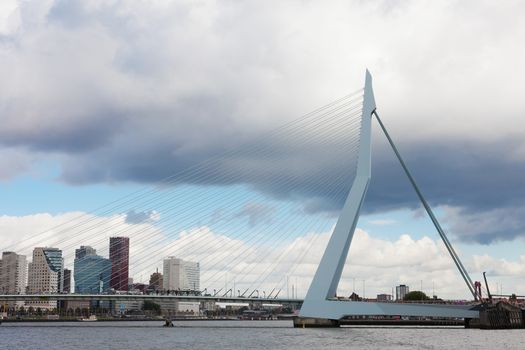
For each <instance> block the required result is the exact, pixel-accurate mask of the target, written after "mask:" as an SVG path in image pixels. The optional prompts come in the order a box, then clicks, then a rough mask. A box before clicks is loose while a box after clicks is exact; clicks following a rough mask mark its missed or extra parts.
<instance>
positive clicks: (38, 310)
mask: <svg viewBox="0 0 525 350" xmlns="http://www.w3.org/2000/svg"><path fill="white" fill-rule="evenodd" d="M36 314H37V315H38V316H42V309H41V308H39V307H37V308H36Z"/></svg>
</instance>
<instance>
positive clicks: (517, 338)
mask: <svg viewBox="0 0 525 350" xmlns="http://www.w3.org/2000/svg"><path fill="white" fill-rule="evenodd" d="M162 324H163V323H162V322H139V321H122V322H57V323H54V322H53V323H51V322H49V323H29V322H27V323H3V324H2V325H0V349H16V350H22V349H28V350H29V349H31V350H34V349H86V350H87V349H89V350H94V349H110V350H116V349H141V350H142V349H148V350H149V349H151V350H153V349H155V350H156V349H158V350H165V349H177V350H184V349H214V350H217V349H265V350H271V349H301V350H305V349H364V350H366V349H462V350H467V349H476V350H477V349H520V350H524V349H525V330H497V331H496V330H494V331H482V330H477V329H463V328H459V327H458V328H439V327H436V328H429V327H413V328H408V327H402V328H397V327H377V328H370V327H348V328H346V327H343V328H324V329H313V328H307V329H297V328H293V326H292V323H291V321H181V322H174V324H175V327H174V328H164V327H162Z"/></svg>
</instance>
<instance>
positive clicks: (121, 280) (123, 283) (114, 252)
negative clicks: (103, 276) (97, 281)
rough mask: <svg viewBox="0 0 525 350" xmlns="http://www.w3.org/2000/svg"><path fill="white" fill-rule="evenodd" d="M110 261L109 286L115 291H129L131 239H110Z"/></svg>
mask: <svg viewBox="0 0 525 350" xmlns="http://www.w3.org/2000/svg"><path fill="white" fill-rule="evenodd" d="M109 260H111V279H110V281H109V286H110V287H111V288H113V289H115V290H128V284H129V280H128V278H129V237H110V238H109Z"/></svg>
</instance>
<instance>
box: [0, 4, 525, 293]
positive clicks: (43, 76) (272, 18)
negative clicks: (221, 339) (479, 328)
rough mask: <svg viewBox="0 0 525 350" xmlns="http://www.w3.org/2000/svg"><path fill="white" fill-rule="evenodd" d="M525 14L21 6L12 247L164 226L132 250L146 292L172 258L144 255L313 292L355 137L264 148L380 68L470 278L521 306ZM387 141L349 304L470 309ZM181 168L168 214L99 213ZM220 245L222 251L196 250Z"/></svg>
mask: <svg viewBox="0 0 525 350" xmlns="http://www.w3.org/2000/svg"><path fill="white" fill-rule="evenodd" d="M524 11H525V9H524V8H523V6H522V4H521V3H520V1H505V2H499V3H495V2H490V1H440V2H435V1H434V2H433V1H386V0H385V1H366V2H363V1H331V2H313V1H289V2H277V1H276V2H255V1H254V2H252V1H247V2H236V1H135V0H128V1H118V0H114V1H99V0H94V1H89V2H86V1H74V0H73V1H65V0H39V1H34V0H24V1H18V0H4V1H2V2H1V4H0V76H1V77H2V79H1V80H0V121H1V127H0V198H1V199H2V200H1V201H0V248H1V249H2V250H5V249H12V248H19V249H20V251H21V252H23V253H24V254H28V255H30V253H31V249H30V247H31V245H30V244H29V243H28V242H30V243H31V244H35V245H37V244H39V245H51V244H56V245H57V246H59V247H60V245H62V246H63V249H64V250H65V251H72V249H73V248H74V247H73V246H74V245H77V243H78V245H79V244H80V243H86V244H88V243H89V244H93V245H95V246H97V247H99V252H100V253H101V254H103V255H104V254H105V255H107V244H106V246H104V244H103V241H102V238H100V240H98V239H96V238H94V237H92V236H86V237H84V238H82V237H81V236H78V239H77V240H76V241H74V240H73V238H71V237H72V232H73V231H74V230H73V229H71V230H68V231H67V232H61V231H60V230H57V229H53V230H51V231H50V233H49V234H47V235H44V236H38V235H36V236H35V233H37V232H43V231H45V230H48V229H50V228H54V227H55V226H56V225H58V224H61V223H62V224H63V223H64V222H69V223H71V222H80V221H79V220H87V219H86V218H93V220H94V222H97V223H99V224H98V225H99V226H97V229H99V231H100V233H99V235H100V237H103V239H104V240H106V238H107V237H108V236H111V235H114V234H115V233H116V232H115V231H112V229H111V228H109V227H110V226H107V225H110V223H111V222H118V223H119V225H120V226H118V227H119V228H122V232H135V231H134V230H138V231H140V229H146V228H147V229H148V230H151V232H152V233H151V234H150V236H148V237H147V239H144V240H142V241H140V244H139V239H138V238H137V240H136V242H137V245H136V246H135V247H134V248H133V240H132V252H133V251H134V252H135V254H136V256H141V258H137V259H139V260H137V261H135V263H134V267H133V266H132V274H133V275H134V277H135V279H136V280H141V281H145V280H146V279H147V276H148V275H149V273H151V272H153V269H154V268H155V267H156V266H157V267H158V266H160V264H158V263H157V262H155V263H153V262H152V263H151V264H149V265H147V264H146V263H145V261H146V260H147V259H146V258H145V257H144V258H142V256H146V255H147V254H146V252H148V254H153V253H151V252H156V253H154V254H155V255H157V256H159V257H161V256H163V255H170V254H174V253H176V254H178V255H180V256H182V257H186V258H189V259H203V266H205V261H210V262H215V260H220V259H221V257H222V256H223V255H220V254H223V253H224V252H228V251H230V250H228V249H231V252H230V253H224V255H225V256H227V257H228V259H229V261H230V262H231V265H230V266H229V267H228V266H221V265H220V264H215V265H214V266H213V268H211V267H210V268H209V269H210V271H212V270H213V271H218V272H217V273H216V275H217V276H222V274H225V275H226V276H225V278H223V277H221V279H220V280H221V282H220V284H222V281H223V280H224V281H225V284H226V285H228V284H232V283H233V282H232V280H233V279H235V278H236V277H235V276H236V274H240V276H239V277H238V281H237V282H236V283H238V284H239V283H242V282H240V279H241V278H245V280H249V278H248V277H246V276H244V277H243V276H242V273H244V274H245V275H253V276H252V277H250V278H253V284H254V285H255V284H256V282H257V281H258V280H257V278H258V277H260V276H265V274H267V273H268V272H269V271H273V275H276V276H279V278H281V280H280V281H281V282H278V281H277V280H276V281H275V283H274V284H275V285H279V283H281V284H280V285H282V277H283V276H288V284H295V285H296V286H297V288H298V294H299V295H304V293H305V291H306V289H307V288H308V283H309V279H311V276H312V275H313V273H314V271H315V262H316V261H318V260H319V259H320V256H321V254H322V251H323V244H326V241H327V239H328V236H329V232H330V229H331V228H332V227H333V225H334V224H335V220H336V218H337V211H338V209H339V208H340V207H341V205H342V203H343V200H344V196H342V195H339V194H341V193H344V191H345V189H346V190H348V186H349V183H348V181H346V182H345V181H338V180H340V179H344V175H345V171H346V170H345V168H344V167H343V166H342V165H343V163H344V162H343V161H344V160H345V159H346V158H345V155H346V154H345V153H344V152H343V150H344V149H342V148H338V147H337V145H338V144H337V142H343V141H344V140H345V139H344V136H345V135H344V133H342V132H340V130H339V129H338V128H336V127H333V128H329V127H325V129H323V130H324V132H320V131H319V130H318V132H317V133H315V132H314V134H309V135H310V136H311V138H309V139H308V140H310V141H311V140H314V141H315V142H317V143H313V144H315V145H317V146H321V145H322V146H323V147H308V145H307V144H306V143H305V142H306V141H305V138H302V139H300V138H299V137H291V136H279V137H277V136H276V137H267V136H265V135H267V133H268V132H270V131H271V130H275V129H277V128H279V127H280V126H282V125H286V123H289V122H291V121H293V120H295V119H296V118H298V117H300V116H302V115H304V114H306V113H308V112H310V111H313V110H315V109H316V108H318V107H319V106H323V105H325V104H326V103H329V102H331V101H333V100H335V99H337V98H339V97H342V96H345V95H346V94H348V93H351V92H353V91H355V90H357V89H359V88H360V87H362V86H363V80H364V72H365V69H366V68H368V69H370V71H371V72H372V75H373V77H374V92H375V98H376V103H377V107H378V112H379V114H380V115H381V117H382V120H383V122H384V123H385V124H386V126H387V128H388V129H389V131H390V133H391V135H392V137H393V138H394V140H395V142H396V144H397V146H398V148H399V150H400V151H401V153H402V155H403V157H404V158H405V160H406V162H407V164H408V166H409V168H410V169H411V171H412V172H413V175H414V176H415V178H416V180H417V182H418V184H419V185H420V187H421V189H422V191H423V193H424V194H425V196H426V198H427V200H428V201H429V202H430V204H431V205H432V207H433V208H435V210H436V213H437V215H438V217H439V219H440V221H441V222H442V224H443V226H444V227H445V229H446V231H447V233H448V235H449V236H450V238H451V240H452V242H453V244H454V246H455V247H456V249H457V250H458V251H459V253H460V256H461V257H462V259H463V261H464V263H465V265H466V266H467V268H468V270H469V271H470V272H471V274H472V277H473V279H474V280H480V278H481V273H482V272H483V271H487V272H488V277H489V281H490V283H491V286H492V289H496V290H499V289H502V290H503V292H505V293H511V292H516V293H518V294H523V293H525V275H524V273H525V253H524V249H523V248H524V247H525V244H524V238H525V219H524V218H525V204H524V202H523V198H524V195H525V186H524V185H525V180H524V176H523V174H524V170H525V121H524V119H523V111H524V110H525V99H524V98H523V92H522V91H523V88H522V85H523V81H524V80H525V69H524V68H523V64H522V62H524V61H525V48H524V47H523V45H520V43H522V42H525V24H524V23H523V21H521V18H522V17H523V15H525V13H524ZM373 129H374V130H373V162H372V163H373V165H372V180H371V184H370V188H369V191H368V194H367V198H366V201H365V203H364V207H363V214H362V217H361V219H360V222H359V224H358V227H359V230H358V231H357V233H356V237H355V240H354V242H353V243H352V247H351V249H350V255H349V258H348V262H347V268H346V269H345V273H344V275H343V279H342V281H341V284H340V293H342V294H347V293H349V292H351V291H352V290H354V289H359V290H358V292H359V293H362V292H363V291H362V289H363V288H362V287H363V286H362V284H363V282H362V281H363V280H364V281H365V285H366V289H365V295H366V294H368V296H373V295H374V293H380V292H390V291H391V287H392V286H394V285H396V284H398V283H406V284H409V285H411V286H414V287H413V288H417V289H420V287H421V285H423V289H424V290H425V291H426V292H427V294H432V291H431V288H432V287H431V286H432V285H433V286H434V288H433V289H434V290H435V291H434V292H436V293H437V294H438V295H444V296H446V297H449V298H466V297H468V294H467V291H466V288H465V286H464V285H462V281H461V279H460V277H459V275H458V274H457V272H456V271H455V269H454V266H453V264H452V261H451V260H450V258H449V257H448V256H447V255H446V251H444V250H443V249H444V248H443V245H442V243H441V242H440V241H439V237H438V236H437V234H436V233H435V230H434V229H433V227H432V225H431V223H430V221H429V220H428V219H427V218H426V216H425V213H424V212H423V211H422V210H421V207H420V205H419V203H418V201H417V197H416V196H415V194H414V192H413V190H412V189H411V188H410V184H409V183H408V181H407V179H406V178H405V177H404V175H403V173H402V171H401V168H400V167H399V164H397V163H396V160H395V158H394V157H393V154H392V151H391V150H390V149H389V148H388V144H387V143H386V142H385V139H384V137H383V136H382V135H381V134H380V132H379V128H378V127H377V124H374V125H373ZM314 131H315V130H314ZM309 132H312V130H310V131H309ZM301 142H302V143H301ZM305 145H306V146H305ZM345 146H349V145H348V144H345ZM258 147H259V148H258ZM253 149H262V150H267V153H264V154H263V153H257V152H250V151H249V150H253ZM232 150H237V151H238V153H235V154H234V153H232ZM239 150H240V151H239ZM210 162H212V163H210ZM203 164H204V165H203ZM344 164H346V163H344ZM195 168H198V169H199V173H198V174H199V176H196V175H194V174H193V173H192V175H188V174H189V172H188V170H187V169H195ZM169 176H171V178H170V179H171V182H170V184H169V185H168V186H166V187H162V186H161V189H160V191H161V192H162V193H164V195H165V196H166V198H171V199H172V201H171V202H170V205H169V206H166V207H160V204H161V203H160V202H158V201H157V202H153V203H152V204H151V205H150V204H147V205H146V204H144V203H141V204H140V205H139V204H136V203H133V205H131V206H128V207H126V206H124V205H122V207H119V209H118V210H114V211H112V212H108V213H106V214H104V211H103V210H98V211H97V210H95V209H96V208H100V207H101V206H104V205H106V204H107V203H111V202H112V201H115V200H118V199H120V198H123V197H124V196H128V195H129V194H130V193H135V191H140V190H143V189H151V188H158V186H159V181H161V180H162V179H165V178H166V177H169ZM287 176H288V178H289V179H290V180H289V181H288V182H285V181H277V180H278V179H281V178H282V177H284V178H287ZM292 180H293V182H292ZM290 184H293V188H292V187H291V186H289V185H290ZM148 193H149V192H148ZM335 194H338V195H335ZM148 198H151V197H148ZM216 198H220V200H219V201H215V202H213V203H212V201H211V199H216ZM226 198H228V199H229V200H231V202H228V203H232V204H231V205H232V207H231V208H230V207H228V208H229V209H228V210H230V212H227V210H226V209H225V207H226ZM119 203H120V202H119ZM170 210H171V211H170ZM173 211H175V212H176V213H178V214H177V215H178V216H177V215H174V214H173ZM183 211H184V213H186V214H184V216H183V215H182V214H181V213H182V212H183ZM83 213H90V214H86V216H83V217H82V219H75V218H76V217H78V215H82V214H83ZM170 215H172V216H170ZM68 220H73V221H68ZM75 220H76V221H75ZM283 223H287V224H288V225H290V228H288V229H286V230H285V229H284V227H283V226H282V225H283ZM275 227H281V228H282V230H283V233H284V235H281V236H279V237H280V238H277V237H275V236H270V232H274V231H271V230H274V229H275ZM126 230H127V231H126ZM148 232H150V231H148ZM241 233H242V234H241ZM137 234H138V233H137ZM130 235H131V233H130ZM250 235H251V236H250ZM262 235H267V240H266V243H260V244H259V245H257V246H252V245H251V243H252V241H249V239H250V238H249V237H259V236H262ZM39 237H40V238H41V239H40V238H39ZM132 237H133V236H132ZM155 237H157V238H158V239H157V241H155V240H154V239H155ZM44 238H45V239H44ZM66 239H69V241H67V242H66ZM83 239H84V240H83ZM192 239H193V240H194V241H192ZM206 239H208V240H209V241H210V242H216V243H217V244H216V245H213V246H211V245H210V247H209V248H210V250H206V251H203V252H201V253H198V254H197V253H195V252H198V251H199V249H197V248H195V247H198V246H201V247H202V242H204V241H206ZM22 241H24V242H26V243H27V244H25V243H24V244H22V245H21V243H20V242H22ZM161 241H162V242H164V243H163V244H160V243H159V242H161ZM104 242H105V241H104ZM145 242H151V243H150V244H149V245H148V246H144V244H145ZM155 242H156V243H155ZM185 242H189V243H185ZM192 242H193V243H192ZM261 242H262V241H261ZM312 242H313V243H312ZM185 244H187V245H185ZM301 244H303V245H304V247H303V248H300V249H299V248H297V247H302V246H301ZM267 245H270V246H271V249H270V248H268V247H267ZM298 245H299V246H298ZM172 246H177V247H180V248H177V249H176V250H170V249H168V247H172ZM189 246H191V247H192V249H185V248H184V247H189ZM239 247H244V248H245V250H242V251H243V252H244V251H247V252H250V254H251V257H250V258H245V257H243V256H241V255H239V256H238V257H237V256H236V255H235V252H237V253H239V254H240V252H241V250H240V248H239ZM306 247H309V250H304V249H306ZM312 247H313V248H312ZM148 249H151V250H148ZM268 249H270V250H268ZM297 249H299V251H303V250H304V251H307V252H308V253H306V254H304V256H303V257H301V256H295V255H294V254H296V253H295V250H297ZM215 250H216V251H215ZM210 251H213V252H212V253H210ZM268 251H274V252H275V254H279V252H282V254H281V255H276V257H278V259H277V258H276V259H274V260H273V261H279V262H280V263H279V266H275V267H269V266H271V265H268V266H266V265H265V264H268V262H267V261H266V262H265V261H264V259H263V257H265V256H266V257H269V256H270V255H268ZM221 252H222V253H221ZM207 254H208V255H209V256H213V254H219V255H218V257H217V259H213V258H211V257H209V258H206V256H207ZM259 256H261V259H255V258H254V257H259ZM204 259H208V260H204ZM223 259H224V258H223ZM294 259H295V260H294ZM316 259H317V260H316ZM385 262H387V263H385ZM132 263H133V261H132ZM434 263H435V264H434ZM66 264H71V265H72V261H68V258H66ZM155 264H156V265H155ZM281 265H282V266H281ZM296 265H297V266H296ZM247 266H248V267H247ZM293 266H295V267H293ZM290 268H291V269H292V270H290ZM236 269H237V270H236ZM272 269H274V270H272ZM248 271H251V272H250V273H248ZM214 276H215V275H213V274H211V275H209V276H208V277H209V279H210V280H213V279H214V278H215V277H214ZM228 276H229V277H228ZM254 276H255V277H254ZM272 278H273V277H272ZM261 279H263V278H261ZM290 280H291V282H290ZM355 280H358V281H361V282H359V283H357V284H358V285H359V286H360V287H359V288H357V287H354V286H355ZM294 281H295V282H294ZM259 282H260V281H259ZM210 283H211V282H210ZM212 284H213V283H212ZM215 284H217V283H215ZM502 286H503V287H502ZM210 288H212V287H211V286H210ZM216 288H217V289H218V288H219V287H216ZM266 288H268V289H271V288H270V287H266ZM287 289H290V288H289V286H288V288H287ZM288 293H290V292H288Z"/></svg>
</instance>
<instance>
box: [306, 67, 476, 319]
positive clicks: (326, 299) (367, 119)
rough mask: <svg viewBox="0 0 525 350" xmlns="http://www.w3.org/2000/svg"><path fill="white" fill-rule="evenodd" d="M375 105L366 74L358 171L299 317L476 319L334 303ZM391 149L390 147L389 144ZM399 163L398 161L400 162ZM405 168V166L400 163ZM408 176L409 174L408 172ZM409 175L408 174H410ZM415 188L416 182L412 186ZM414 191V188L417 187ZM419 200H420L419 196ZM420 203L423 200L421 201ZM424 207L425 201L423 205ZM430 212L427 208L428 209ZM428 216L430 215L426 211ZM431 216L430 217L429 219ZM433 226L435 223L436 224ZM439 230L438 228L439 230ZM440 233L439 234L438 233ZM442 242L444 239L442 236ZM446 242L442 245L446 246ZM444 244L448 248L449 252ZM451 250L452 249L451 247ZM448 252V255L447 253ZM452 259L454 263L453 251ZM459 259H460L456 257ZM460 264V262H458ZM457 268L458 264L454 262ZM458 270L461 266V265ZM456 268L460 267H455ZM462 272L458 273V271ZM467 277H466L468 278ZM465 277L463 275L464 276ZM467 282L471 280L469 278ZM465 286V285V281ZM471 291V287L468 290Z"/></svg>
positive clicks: (431, 308)
mask: <svg viewBox="0 0 525 350" xmlns="http://www.w3.org/2000/svg"><path fill="white" fill-rule="evenodd" d="M375 109H376V104H375V98H374V91H373V89H372V76H371V75H370V72H369V71H368V70H367V71H366V78H365V88H364V96H363V111H362V118H361V133H360V134H361V139H360V144H359V153H358V158H357V159H358V161H357V172H356V175H355V178H354V181H353V183H352V187H351V188H350V192H349V193H348V197H347V198H346V201H345V204H344V206H343V209H342V210H341V214H340V216H339V219H338V221H337V224H336V226H335V228H334V231H333V232H332V236H331V237H330V240H329V242H328V245H327V247H326V250H325V252H324V254H323V257H322V259H321V262H320V263H319V266H318V268H317V272H316V273H315V276H314V278H313V280H312V283H311V285H310V288H309V289H308V293H307V294H306V297H305V299H304V302H303V305H302V307H301V311H300V313H299V316H300V317H313V318H324V319H332V320H339V319H341V318H343V317H345V316H352V315H370V316H374V315H385V316H386V315H399V316H431V317H463V318H478V317H479V311H477V310H473V308H474V307H475V306H473V305H443V304H439V305H436V304H399V303H389V302H384V303H382V302H359V301H345V300H337V299H336V298H335V297H336V292H337V286H338V284H339V280H340V279H341V274H342V272H343V267H344V265H345V261H346V258H347V256H348V250H349V249H350V244H351V242H352V238H353V236H354V231H355V228H356V225H357V221H358V219H359V211H360V209H361V206H362V204H363V201H364V198H365V195H366V191H367V189H368V184H369V182H370V177H371V124H372V115H373V114H374V113H375ZM392 146H393V145H392ZM400 160H401V159H400ZM403 165H404V164H403ZM407 175H409V174H408V173H407ZM409 176H410V175H409ZM414 185H415V183H414ZM416 191H417V188H416ZM420 198H421V197H420ZM421 199H422V201H423V200H424V199H423V198H421ZM424 204H426V202H425V203H424ZM428 210H430V209H428ZM429 214H431V213H430V212H429ZM432 216H433V215H431V217H432ZM435 224H436V223H435ZM436 228H437V227H436ZM440 229H441V228H440V227H439V229H438V231H439V230H440ZM440 234H441V232H440ZM442 238H443V240H444V242H445V240H446V237H443V236H442ZM447 243H449V242H448V240H446V242H445V244H446V245H447ZM448 248H449V247H448V245H447V249H448ZM450 249H452V248H450ZM450 249H449V252H450ZM451 256H452V258H453V259H454V261H455V262H456V258H457V257H456V258H455V252H454V254H452V252H451ZM458 260H459V258H458ZM459 264H461V262H459ZM456 265H458V262H456ZM461 267H463V266H462V265H461ZM458 268H459V266H458ZM460 272H461V270H460ZM467 277H468V275H467ZM464 278H465V276H464ZM468 279H469V280H470V278H468ZM467 283H468V282H467ZM469 289H470V287H469Z"/></svg>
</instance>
